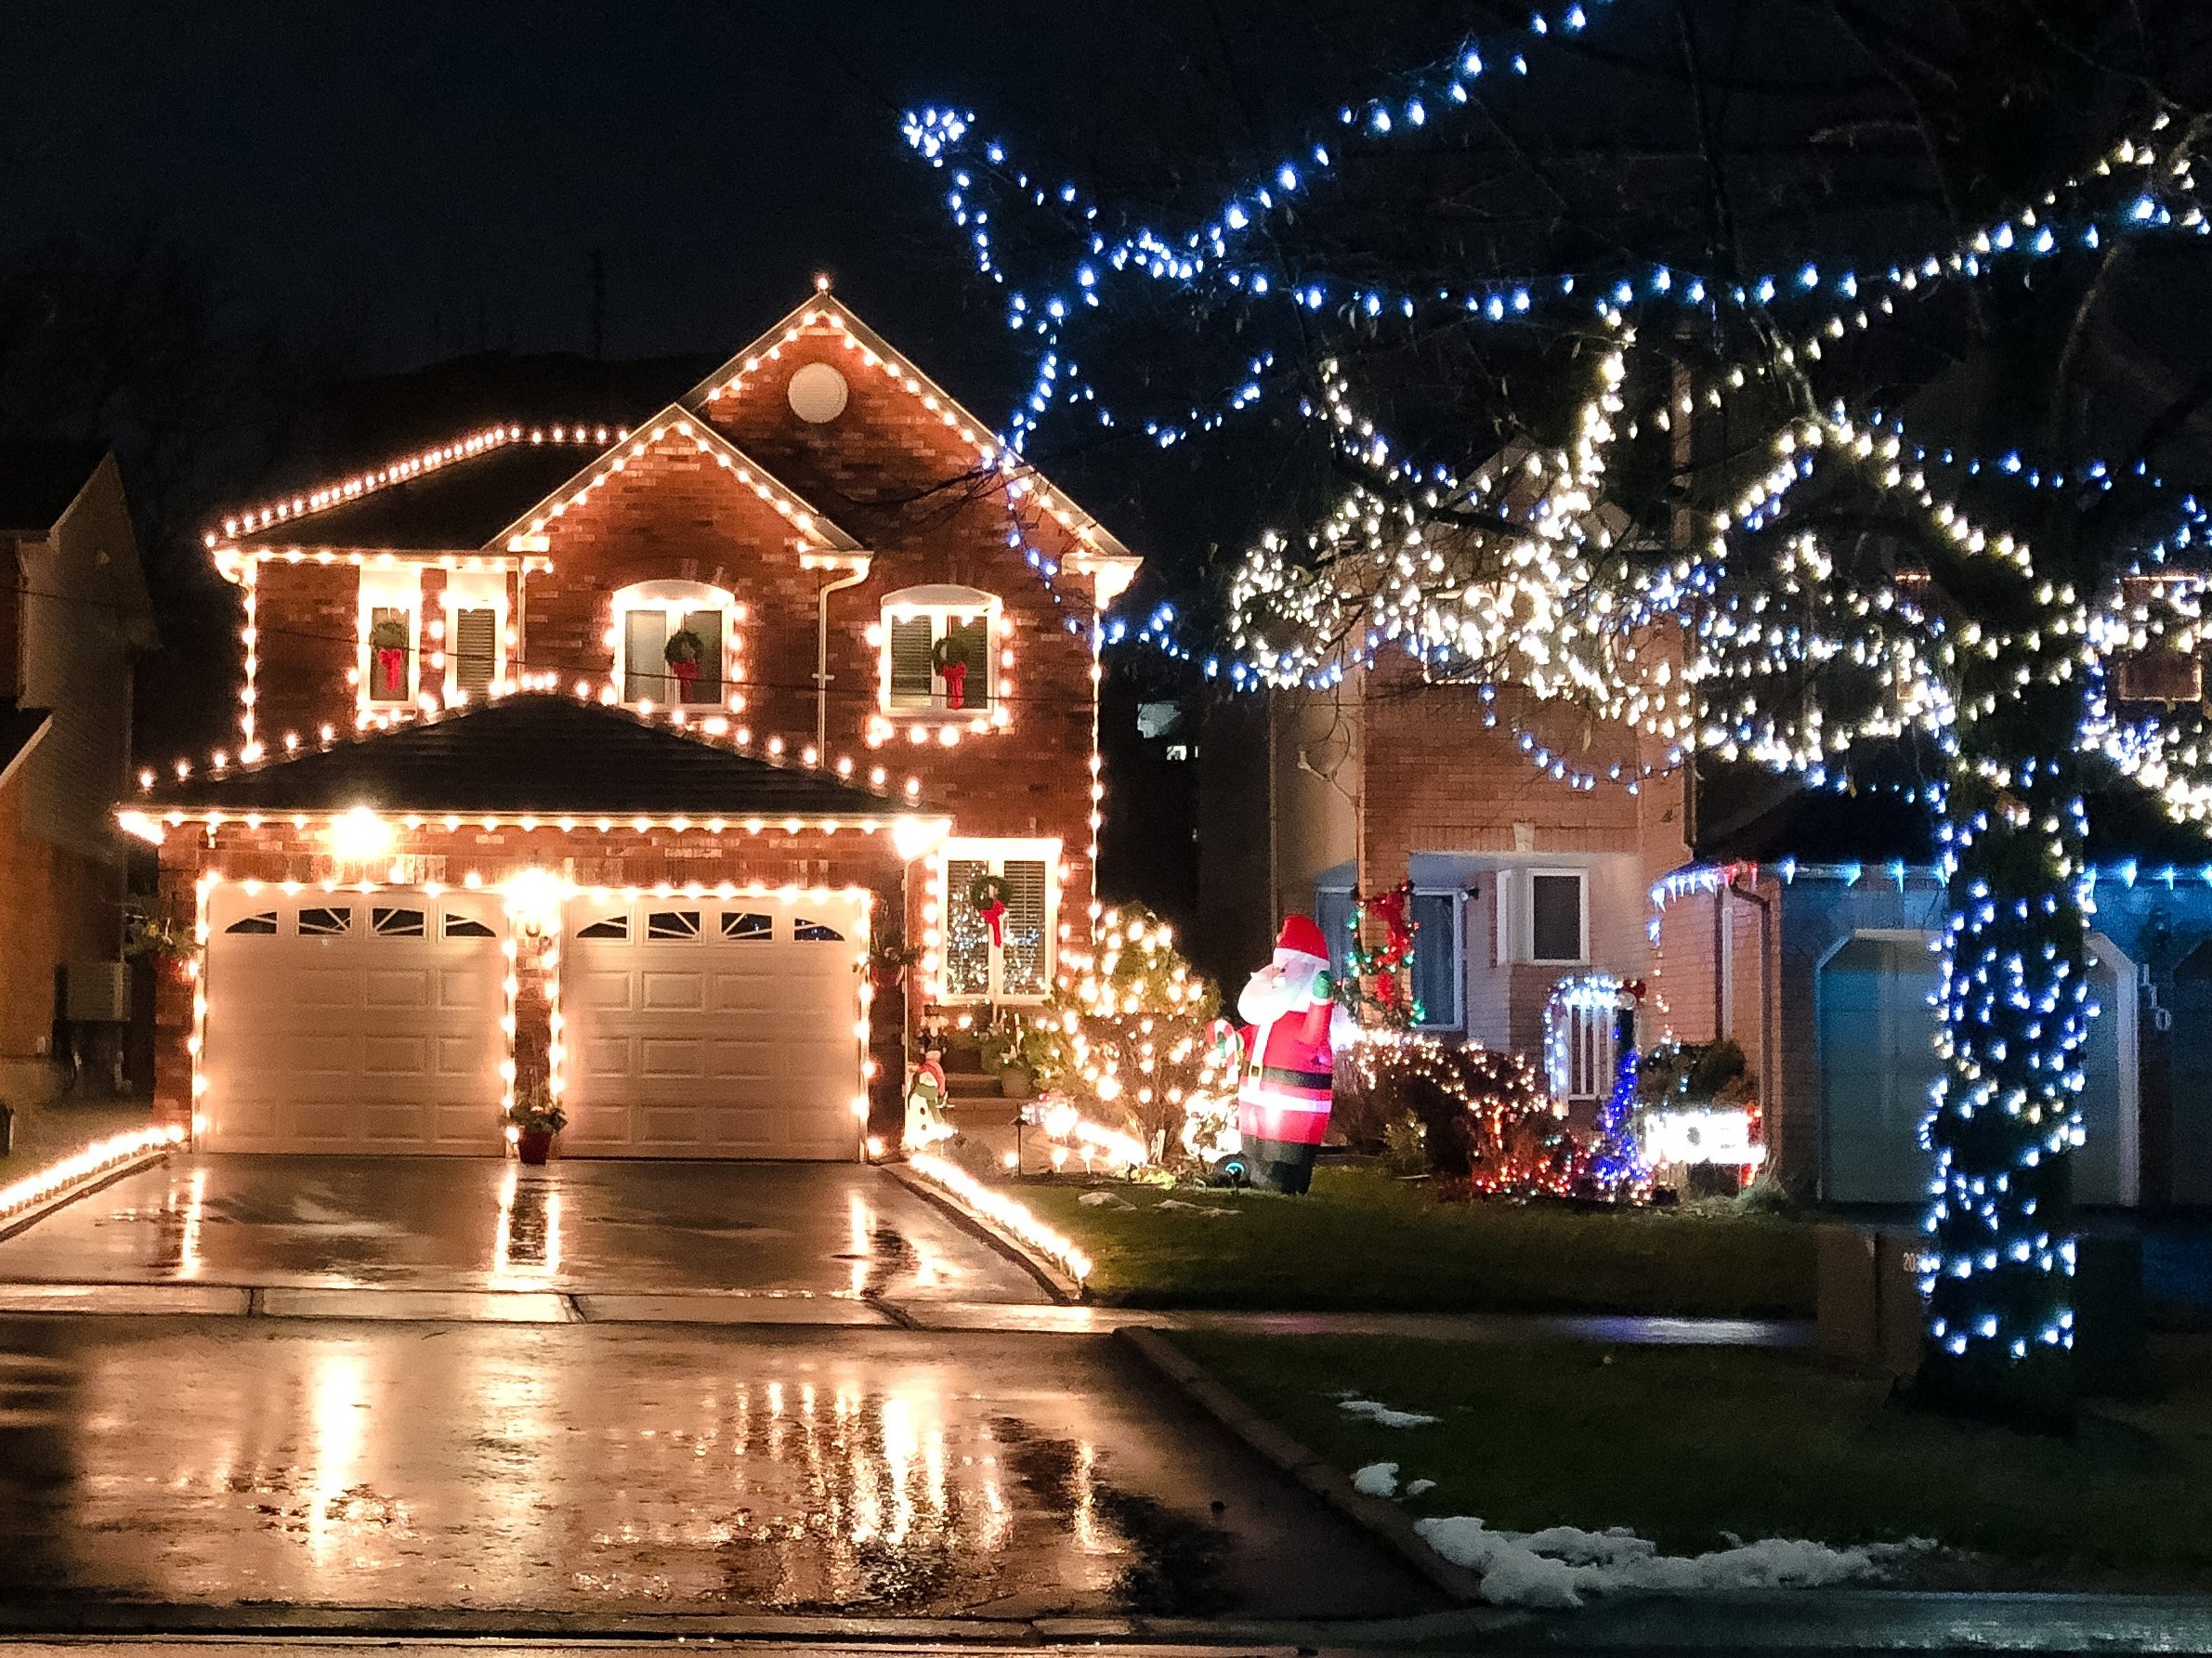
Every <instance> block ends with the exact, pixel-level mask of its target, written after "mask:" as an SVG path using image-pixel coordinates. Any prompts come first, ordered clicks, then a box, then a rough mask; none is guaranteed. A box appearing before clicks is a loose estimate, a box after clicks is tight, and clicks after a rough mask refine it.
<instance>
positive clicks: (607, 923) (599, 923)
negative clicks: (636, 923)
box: [576, 915, 630, 939]
mask: <svg viewBox="0 0 2212 1658" xmlns="http://www.w3.org/2000/svg"><path fill="white" fill-rule="evenodd" d="M576 936H577V937H579V938H600V939H616V938H627V937H629V936H630V918H629V917H628V916H626V915H609V916H601V917H600V918H599V919H598V920H596V921H586V922H585V923H584V924H583V925H582V927H580V928H578V929H577V931H576Z"/></svg>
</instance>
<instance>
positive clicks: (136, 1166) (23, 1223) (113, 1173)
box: [0, 1145, 181, 1243]
mask: <svg viewBox="0 0 2212 1658" xmlns="http://www.w3.org/2000/svg"><path fill="white" fill-rule="evenodd" d="M180 1149H181V1147H180V1146H177V1145H156V1146H149V1147H147V1148H146V1150H145V1151H144V1152H142V1153H140V1154H139V1155H137V1156H136V1157H133V1158H131V1159H129V1160H128V1161H127V1162H124V1163H118V1164H116V1165H115V1166H114V1167H113V1168H103V1169H101V1170H100V1171H99V1172H98V1174H92V1175H87V1176H85V1179H84V1180H82V1181H78V1182H77V1184H75V1185H73V1186H69V1187H65V1188H64V1189H62V1190H61V1191H59V1192H57V1193H56V1194H55V1195H54V1196H53V1197H52V1198H51V1199H50V1200H48V1201H47V1202H46V1203H43V1204H41V1205H39V1207H38V1208H34V1209H32V1210H31V1211H29V1212H28V1213H26V1214H21V1215H18V1216H16V1217H15V1218H14V1219H13V1220H11V1221H0V1243H5V1242H6V1241H7V1239H9V1238H12V1237H14V1236H15V1235H16V1234H18V1233H22V1232H28V1231H30V1230H31V1228H33V1226H36V1225H37V1224H38V1223H39V1222H40V1221H44V1220H45V1219H46V1217H47V1216H49V1215H51V1214H54V1213H55V1212H56V1211H58V1210H60V1209H65V1208H69V1206H70V1205H71V1204H72V1203H74V1202H76V1201H77V1199H78V1198H80V1197H90V1196H91V1195H93V1194H94V1193H95V1192H98V1191H102V1190H104V1189H105V1188H107V1187H109V1186H111V1185H113V1184H114V1183H115V1182H116V1181H119V1180H122V1179H123V1178H124V1176H125V1175H132V1174H137V1173H139V1172H140V1171H141V1170H143V1169H147V1168H152V1167H153V1165H155V1164H156V1163H159V1162H161V1161H163V1160H164V1158H167V1157H169V1156H171V1155H174V1154H175V1153H176V1152H177V1151H178V1150H180Z"/></svg>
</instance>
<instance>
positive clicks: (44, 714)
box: [0, 697, 54, 788]
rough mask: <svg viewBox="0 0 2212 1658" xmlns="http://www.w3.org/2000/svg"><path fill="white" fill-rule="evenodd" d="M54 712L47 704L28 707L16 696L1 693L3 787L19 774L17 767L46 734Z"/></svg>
mask: <svg viewBox="0 0 2212 1658" xmlns="http://www.w3.org/2000/svg"><path fill="white" fill-rule="evenodd" d="M53 720H54V716H53V713H52V712H50V711H49V710H46V709H43V708H24V707H22V706H20V704H19V703H18V702H17V701H16V699H15V698H13V697H0V788H5V787H6V786H7V780H8V779H9V778H10V777H14V776H15V772H16V767H17V766H19V765H20V764H23V757H24V756H25V755H27V754H29V753H30V752H31V751H32V749H33V748H34V747H35V746H36V745H37V743H38V739H39V738H42V737H44V736H45V735H46V727H47V726H48V725H51V724H52V723H53Z"/></svg>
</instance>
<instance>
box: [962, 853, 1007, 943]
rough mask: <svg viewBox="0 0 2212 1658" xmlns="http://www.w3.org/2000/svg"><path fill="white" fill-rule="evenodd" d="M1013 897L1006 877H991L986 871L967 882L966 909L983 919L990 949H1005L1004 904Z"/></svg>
mask: <svg viewBox="0 0 2212 1658" xmlns="http://www.w3.org/2000/svg"><path fill="white" fill-rule="evenodd" d="M1013 896H1014V889H1013V888H1012V887H1010V886H1008V885H1007V884H1006V877H1004V876H1003V875H993V874H992V873H991V872H990V871H989V870H988V869H986V870H985V871H984V872H983V873H982V874H980V875H978V876H976V877H975V880H973V881H970V882H968V907H969V908H970V909H973V910H974V911H975V913H976V914H977V915H979V916H981V917H982V918H983V924H984V925H985V926H987V927H988V928H989V929H990V941H991V947H992V948H994V949H1004V948H1005V947H1006V903H1007V900H1008V899H1010V898H1012V897H1013Z"/></svg>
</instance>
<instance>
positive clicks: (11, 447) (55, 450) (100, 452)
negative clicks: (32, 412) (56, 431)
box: [0, 437, 108, 535]
mask: <svg viewBox="0 0 2212 1658" xmlns="http://www.w3.org/2000/svg"><path fill="white" fill-rule="evenodd" d="M107 456H108V448H107V445H105V444H103V443H85V442H79V441H77V440H76V439H73V438H67V437H18V438H13V439H10V440H8V441H7V442H0V530H13V531H15V532H17V533H18V534H30V535H44V534H46V531H47V530H49V529H53V528H54V526H55V525H56V524H58V523H59V522H60V520H61V517H62V516H63V515H64V514H65V513H67V512H68V511H69V509H70V506H71V504H72V503H74V502H75V500H76V499H77V497H78V496H80V495H82V494H83V493H84V492H85V485H86V484H88V483H90V482H91V481H92V475H93V474H94V473H96V472H98V470H99V463H101V462H102V461H104V460H106V459H107Z"/></svg>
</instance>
